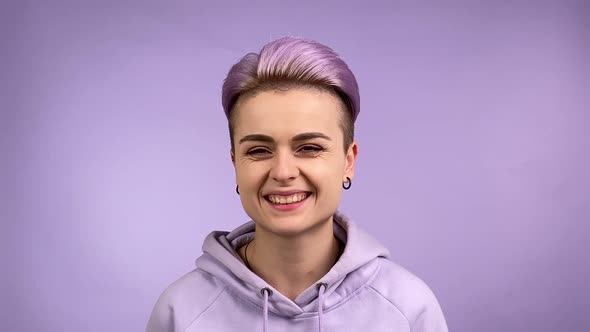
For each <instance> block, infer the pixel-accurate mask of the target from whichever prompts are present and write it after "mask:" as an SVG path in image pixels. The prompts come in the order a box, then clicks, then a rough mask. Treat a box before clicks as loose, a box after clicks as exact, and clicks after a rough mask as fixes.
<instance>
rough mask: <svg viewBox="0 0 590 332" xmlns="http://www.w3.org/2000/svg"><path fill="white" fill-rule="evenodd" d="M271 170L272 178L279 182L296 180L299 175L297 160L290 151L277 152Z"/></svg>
mask: <svg viewBox="0 0 590 332" xmlns="http://www.w3.org/2000/svg"><path fill="white" fill-rule="evenodd" d="M271 167H272V168H271V170H270V177H271V178H272V179H273V180H275V181H278V182H285V181H289V180H293V179H295V178H296V177H297V176H298V175H299V168H298V167H297V160H296V159H295V156H293V155H292V154H291V153H290V151H283V152H277V154H276V155H275V157H274V160H273V163H272V166H271Z"/></svg>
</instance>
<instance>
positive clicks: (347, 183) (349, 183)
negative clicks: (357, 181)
mask: <svg viewBox="0 0 590 332" xmlns="http://www.w3.org/2000/svg"><path fill="white" fill-rule="evenodd" d="M346 180H347V182H344V183H343V184H342V188H344V190H348V189H350V187H351V186H352V180H351V179H350V178H349V177H348V176H347V177H346Z"/></svg>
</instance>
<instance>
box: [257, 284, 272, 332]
mask: <svg viewBox="0 0 590 332" xmlns="http://www.w3.org/2000/svg"><path fill="white" fill-rule="evenodd" d="M260 294H262V296H264V304H263V305H262V317H263V319H264V320H263V323H262V331H263V332H268V298H269V297H270V296H271V295H272V290H271V289H270V288H268V287H264V288H263V289H261V290H260Z"/></svg>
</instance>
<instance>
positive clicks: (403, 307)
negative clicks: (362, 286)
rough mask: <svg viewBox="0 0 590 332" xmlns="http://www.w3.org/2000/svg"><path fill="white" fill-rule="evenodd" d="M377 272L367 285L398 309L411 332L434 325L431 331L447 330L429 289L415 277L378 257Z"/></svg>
mask: <svg viewBox="0 0 590 332" xmlns="http://www.w3.org/2000/svg"><path fill="white" fill-rule="evenodd" d="M379 263H380V269H379V272H378V273H377V274H376V276H375V278H374V279H373V280H372V281H371V282H370V283H369V284H368V285H367V286H369V287H370V288H372V290H373V291H375V292H376V293H379V294H380V295H381V296H382V297H384V298H385V299H386V300H387V301H389V302H390V303H391V305H392V306H394V307H395V308H396V309H397V310H399V311H400V312H401V313H402V314H403V315H404V316H405V317H406V319H407V320H408V322H409V324H410V326H412V327H413V329H412V331H414V330H416V331H420V329H419V328H416V329H414V327H418V326H419V325H422V324H425V323H428V324H434V325H437V326H438V328H434V329H432V331H446V322H445V320H444V317H443V314H442V310H441V308H440V305H439V303H438V300H437V298H436V296H435V295H434V292H433V291H432V289H431V288H430V287H429V286H428V285H427V284H426V283H425V282H424V281H423V280H422V279H420V278H419V277H418V276H416V275H415V274H413V273H412V272H410V271H408V270H407V269H405V268H404V267H402V266H401V265H399V264H397V263H395V262H392V261H390V260H389V259H386V258H379ZM429 331H430V330H429Z"/></svg>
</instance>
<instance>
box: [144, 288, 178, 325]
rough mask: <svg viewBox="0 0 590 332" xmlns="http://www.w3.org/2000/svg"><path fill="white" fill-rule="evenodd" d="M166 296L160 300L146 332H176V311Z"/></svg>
mask: <svg viewBox="0 0 590 332" xmlns="http://www.w3.org/2000/svg"><path fill="white" fill-rule="evenodd" d="M165 295H166V293H163V294H162V295H160V297H159V298H158V301H157V302H156V305H155V306H154V309H153V310H152V314H151V316H150V319H149V320H148V323H147V327H146V328H145V332H174V311H173V309H172V306H171V305H170V303H169V301H168V299H167V296H165Z"/></svg>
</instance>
